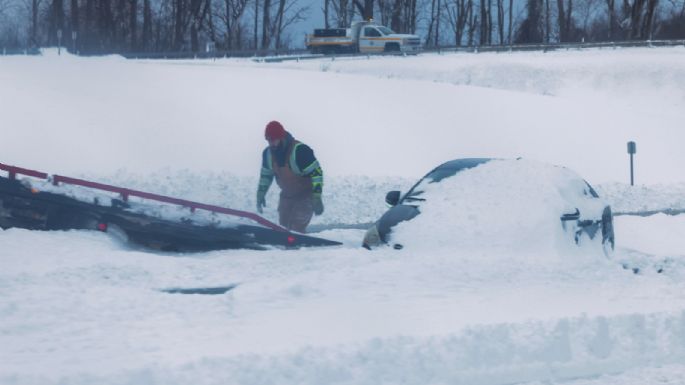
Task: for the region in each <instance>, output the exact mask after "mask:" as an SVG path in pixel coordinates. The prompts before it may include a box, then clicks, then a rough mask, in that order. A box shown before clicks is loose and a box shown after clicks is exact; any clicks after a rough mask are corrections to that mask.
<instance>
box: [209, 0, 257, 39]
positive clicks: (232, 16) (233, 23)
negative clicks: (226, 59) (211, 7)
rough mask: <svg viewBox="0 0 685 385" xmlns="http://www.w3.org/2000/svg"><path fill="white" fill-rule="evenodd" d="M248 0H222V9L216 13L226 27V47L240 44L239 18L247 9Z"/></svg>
mask: <svg viewBox="0 0 685 385" xmlns="http://www.w3.org/2000/svg"><path fill="white" fill-rule="evenodd" d="M248 3H249V1H248V0H224V2H223V9H222V10H221V11H220V12H219V13H218V15H217V16H218V17H219V19H220V20H221V21H222V22H223V23H224V26H225V27H226V39H225V41H226V43H225V44H226V49H229V50H230V49H233V48H234V47H236V46H240V45H241V42H240V39H239V38H238V36H239V35H240V30H241V26H240V19H241V18H242V17H243V15H244V14H245V11H246V10H247V6H248Z"/></svg>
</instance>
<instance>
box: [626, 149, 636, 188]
mask: <svg viewBox="0 0 685 385" xmlns="http://www.w3.org/2000/svg"><path fill="white" fill-rule="evenodd" d="M635 153H637V146H636V145H635V142H632V141H630V142H628V154H630V185H631V186H634V180H633V155H634V154H635Z"/></svg>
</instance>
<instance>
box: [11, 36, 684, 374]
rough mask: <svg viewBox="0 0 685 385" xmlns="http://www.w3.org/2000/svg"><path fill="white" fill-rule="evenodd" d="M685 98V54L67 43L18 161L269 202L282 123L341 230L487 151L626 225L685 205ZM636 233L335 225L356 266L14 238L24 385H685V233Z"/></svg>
mask: <svg viewBox="0 0 685 385" xmlns="http://www.w3.org/2000/svg"><path fill="white" fill-rule="evenodd" d="M683 90H685V49H683V48H664V49H626V50H592V51H569V52H553V53H546V54H538V53H512V54H479V55H473V54H453V55H422V56H418V57H399V58H370V59H362V60H359V59H357V60H335V61H331V60H316V61H307V62H304V61H302V62H299V63H295V62H289V63H281V64H264V63H253V62H251V61H248V60H222V61H168V62H165V61H125V60H123V59H120V58H116V57H108V58H74V57H69V56H60V57H58V56H56V54H55V53H54V52H46V54H45V55H44V56H43V57H36V58H26V57H0V106H2V117H1V119H2V120H1V122H2V126H1V128H0V135H1V137H2V139H1V141H0V148H1V149H2V151H1V153H2V155H1V156H0V162H1V163H6V164H14V165H19V166H23V167H29V168H36V169H39V170H42V171H47V172H50V173H59V174H65V175H70V176H85V177H88V178H90V179H96V180H99V181H102V182H106V183H114V184H121V185H125V186H128V187H131V188H136V189H141V190H146V191H152V192H156V193H160V194H166V195H173V196H180V197H183V198H187V199H194V200H200V201H203V202H207V203H214V204H220V205H225V206H229V207H231V208H236V209H247V210H251V209H252V207H253V206H254V190H255V187H256V182H257V175H256V174H257V173H258V168H259V153H260V151H261V148H262V147H263V146H264V145H265V143H264V141H263V139H262V129H263V126H264V124H265V123H266V122H267V121H269V120H272V119H279V120H281V121H282V122H283V123H284V125H285V126H286V128H287V129H290V130H291V131H292V132H293V134H294V135H295V136H296V137H298V138H301V139H302V140H303V141H305V142H307V143H308V144H310V145H312V147H313V148H314V149H315V151H316V154H317V156H318V157H319V158H320V160H321V162H322V164H323V166H324V171H325V173H326V185H325V192H324V200H325V203H326V212H325V213H324V215H323V216H321V217H318V218H316V219H315V221H314V224H317V225H329V226H330V225H335V224H358V223H365V222H370V221H373V220H375V219H376V218H377V217H378V216H379V215H380V214H381V213H382V212H383V211H384V210H385V205H384V203H383V197H384V194H385V192H387V191H388V190H393V189H400V190H404V191H406V189H408V188H409V187H411V185H412V184H413V183H414V182H415V180H416V179H418V178H419V177H420V176H421V175H423V174H424V173H425V172H427V171H428V170H429V169H431V168H432V167H434V166H435V165H437V164H439V163H441V162H443V161H445V160H448V159H453V158H458V157H473V156H476V157H483V156H491V157H500V158H507V157H517V156H523V157H524V158H529V159H535V160H540V161H543V162H547V163H553V164H559V165H564V166H567V167H569V168H571V169H573V170H575V171H577V172H578V173H579V174H580V175H582V176H584V177H585V178H587V180H588V181H590V183H592V184H593V185H594V186H595V187H596V188H597V190H598V192H599V193H600V195H603V196H604V197H605V199H607V201H609V202H610V203H611V204H612V206H613V207H614V210H615V211H622V212H637V211H649V210H660V209H668V208H671V209H683V208H685V173H683V172H682V164H685V155H684V154H685V153H684V152H683V151H681V150H680V146H681V143H682V142H683V139H685V131H683V130H682V128H681V127H682V121H683V118H685V93H684V91H683ZM628 140H635V141H636V142H637V144H638V154H637V157H636V181H637V182H638V185H637V186H634V187H631V186H628V185H626V183H625V182H626V181H627V180H628V158H627V154H625V143H626V142H627V141H628ZM267 199H268V204H269V206H268V209H269V210H268V211H267V212H266V213H265V214H266V216H267V217H268V218H270V219H274V218H275V210H274V207H275V205H276V199H277V198H276V192H275V191H273V190H272V191H271V192H270V194H269V196H268V198H267ZM472 219H473V218H471V219H470V220H472ZM455 220H459V219H455ZM478 220H479V221H494V220H496V218H493V217H492V216H491V215H484V216H483V217H482V218H479V219H478ZM615 225H616V236H617V250H616V253H615V255H614V256H613V258H612V259H607V258H605V257H603V256H601V255H597V254H595V253H591V252H585V251H584V250H576V251H574V252H571V253H570V254H569V253H568V252H566V253H555V252H544V253H540V252H539V250H540V249H537V248H535V247H530V248H523V249H517V251H515V252H514V251H511V252H509V253H503V252H502V251H501V250H500V249H494V248H489V247H487V245H485V246H483V248H482V249H476V250H473V249H469V250H468V251H466V250H465V249H463V248H460V247H459V244H458V243H457V244H453V245H452V246H449V245H442V246H439V247H437V246H436V247H433V245H434V243H435V241H436V240H434V239H430V237H427V238H426V239H424V242H425V244H424V246H425V247H422V248H419V249H416V250H401V251H396V250H387V249H382V250H376V251H373V252H368V251H366V250H363V249H360V248H359V243H360V241H361V238H362V235H363V230H357V229H348V230H342V229H332V230H326V231H323V232H321V233H318V234H317V235H319V236H322V237H327V238H331V239H337V240H340V241H343V242H344V245H343V246H341V247H337V248H332V249H311V250H299V251H282V250H270V251H266V252H255V251H218V252H212V253H202V254H188V255H179V254H172V255H170V254H162V253H151V252H147V251H144V250H136V249H133V248H131V247H130V246H127V245H124V244H121V243H119V242H118V241H117V240H115V239H111V238H108V237H107V236H106V235H104V234H100V233H93V232H83V231H69V232H51V233H42V232H30V231H26V230H21V229H10V230H5V231H0V267H1V268H0V383H3V384H57V383H67V384H93V383H103V384H110V383H111V384H122V383H127V384H148V383H158V384H186V383H197V384H227V383H228V384H231V383H235V384H283V383H291V384H322V383H329V384H330V383H340V384H366V383H368V384H379V383H387V384H395V383H403V384H470V385H480V384H512V383H526V384H551V383H555V384H556V383H563V384H572V385H581V384H583V385H586V384H588V385H589V384H593V385H594V384H623V385H633V384H635V385H637V384H646V383H672V384H680V383H684V382H685V295H683V293H685V290H684V289H685V286H684V284H683V282H685V280H684V278H685V237H682V234H683V233H685V216H684V215H678V216H667V215H663V214H657V215H653V216H650V217H639V216H620V217H616V219H615ZM626 267H627V268H626ZM635 272H637V274H636V273H635ZM228 284H237V285H238V286H237V287H236V288H235V289H233V290H231V291H229V292H228V293H226V294H224V295H216V296H201V295H180V294H168V293H164V292H162V291H160V290H161V289H165V288H174V287H212V286H224V285H228Z"/></svg>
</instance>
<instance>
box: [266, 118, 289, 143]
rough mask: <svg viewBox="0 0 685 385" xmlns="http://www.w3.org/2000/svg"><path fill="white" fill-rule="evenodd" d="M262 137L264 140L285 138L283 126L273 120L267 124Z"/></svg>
mask: <svg viewBox="0 0 685 385" xmlns="http://www.w3.org/2000/svg"><path fill="white" fill-rule="evenodd" d="M264 137H265V138H266V140H278V139H283V138H285V129H284V128H283V125H282V124H281V123H279V122H277V121H275V120H272V121H271V122H269V124H267V125H266V130H264Z"/></svg>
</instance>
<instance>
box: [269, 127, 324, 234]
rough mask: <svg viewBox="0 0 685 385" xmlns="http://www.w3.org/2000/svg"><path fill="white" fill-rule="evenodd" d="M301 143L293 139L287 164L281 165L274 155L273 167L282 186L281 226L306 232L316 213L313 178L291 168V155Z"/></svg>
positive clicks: (279, 215) (279, 214) (288, 152)
mask: <svg viewBox="0 0 685 385" xmlns="http://www.w3.org/2000/svg"><path fill="white" fill-rule="evenodd" d="M297 143H299V142H298V141H296V140H293V142H292V143H290V146H289V147H288V151H287V153H286V158H285V159H286V162H285V166H283V167H279V166H278V164H277V162H276V159H274V158H275V157H273V156H272V160H271V167H272V169H273V172H274V176H275V177H276V183H277V184H278V187H280V188H281V198H280V200H279V202H278V222H279V223H280V225H281V226H283V227H285V228H287V229H289V230H294V231H297V232H300V233H304V232H305V230H306V229H307V225H308V224H309V221H310V220H311V219H312V215H313V214H314V207H313V204H312V178H310V177H307V176H299V175H297V174H295V173H294V172H293V170H291V169H290V156H291V155H292V152H293V150H294V148H295V145H296V144H297Z"/></svg>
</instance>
